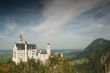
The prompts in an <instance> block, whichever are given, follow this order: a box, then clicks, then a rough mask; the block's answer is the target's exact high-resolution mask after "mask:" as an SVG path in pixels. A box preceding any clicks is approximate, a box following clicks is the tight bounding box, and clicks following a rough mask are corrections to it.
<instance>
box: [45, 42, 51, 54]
mask: <svg viewBox="0 0 110 73" xmlns="http://www.w3.org/2000/svg"><path fill="white" fill-rule="evenodd" d="M46 49H47V54H48V55H50V54H51V47H50V44H48V45H47V47H46Z"/></svg>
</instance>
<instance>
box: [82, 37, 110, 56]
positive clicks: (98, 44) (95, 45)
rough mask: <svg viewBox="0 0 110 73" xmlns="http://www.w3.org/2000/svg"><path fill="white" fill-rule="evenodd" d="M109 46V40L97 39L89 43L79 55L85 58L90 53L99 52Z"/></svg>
mask: <svg viewBox="0 0 110 73" xmlns="http://www.w3.org/2000/svg"><path fill="white" fill-rule="evenodd" d="M109 45H110V40H106V39H103V38H98V39H96V40H94V41H93V42H92V43H90V44H89V45H88V46H87V47H86V48H85V50H84V51H83V52H82V53H81V55H83V56H87V55H89V54H90V53H92V52H95V51H96V50H100V49H102V48H107V47H109Z"/></svg>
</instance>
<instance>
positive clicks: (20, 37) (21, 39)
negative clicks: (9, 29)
mask: <svg viewBox="0 0 110 73" xmlns="http://www.w3.org/2000/svg"><path fill="white" fill-rule="evenodd" d="M19 43H23V37H22V34H20V36H19Z"/></svg>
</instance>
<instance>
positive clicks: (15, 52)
mask: <svg viewBox="0 0 110 73" xmlns="http://www.w3.org/2000/svg"><path fill="white" fill-rule="evenodd" d="M17 58H18V54H17V47H16V44H15V45H14V47H13V58H12V61H15V63H16V64H17Z"/></svg>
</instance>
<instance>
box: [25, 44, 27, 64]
mask: <svg viewBox="0 0 110 73" xmlns="http://www.w3.org/2000/svg"><path fill="white" fill-rule="evenodd" d="M25 62H27V42H25Z"/></svg>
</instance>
